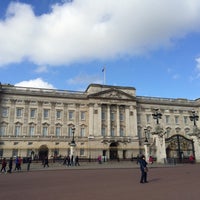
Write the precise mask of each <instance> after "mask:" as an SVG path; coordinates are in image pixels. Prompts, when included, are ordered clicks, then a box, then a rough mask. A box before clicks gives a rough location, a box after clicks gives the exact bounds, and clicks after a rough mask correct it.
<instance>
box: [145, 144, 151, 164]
mask: <svg viewBox="0 0 200 200" xmlns="http://www.w3.org/2000/svg"><path fill="white" fill-rule="evenodd" d="M149 145H150V144H149V143H148V142H145V143H144V153H145V158H146V161H148V159H149Z"/></svg>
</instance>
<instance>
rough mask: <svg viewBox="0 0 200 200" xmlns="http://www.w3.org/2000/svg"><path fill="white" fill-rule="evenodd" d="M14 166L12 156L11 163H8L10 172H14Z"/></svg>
mask: <svg viewBox="0 0 200 200" xmlns="http://www.w3.org/2000/svg"><path fill="white" fill-rule="evenodd" d="M12 166H13V158H12V157H10V160H9V163H8V167H9V169H8V173H12Z"/></svg>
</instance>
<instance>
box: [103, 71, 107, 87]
mask: <svg viewBox="0 0 200 200" xmlns="http://www.w3.org/2000/svg"><path fill="white" fill-rule="evenodd" d="M103 82H104V85H105V84H106V67H104V71H103Z"/></svg>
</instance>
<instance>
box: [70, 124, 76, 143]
mask: <svg viewBox="0 0 200 200" xmlns="http://www.w3.org/2000/svg"><path fill="white" fill-rule="evenodd" d="M71 130H72V141H71V143H70V145H71V146H75V145H76V143H75V140H74V133H75V130H76V128H75V127H74V126H73V127H72V128H71Z"/></svg>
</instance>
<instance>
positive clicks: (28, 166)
mask: <svg viewBox="0 0 200 200" xmlns="http://www.w3.org/2000/svg"><path fill="white" fill-rule="evenodd" d="M31 162H32V158H31V157H28V158H27V171H29V170H30V166H31Z"/></svg>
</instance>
